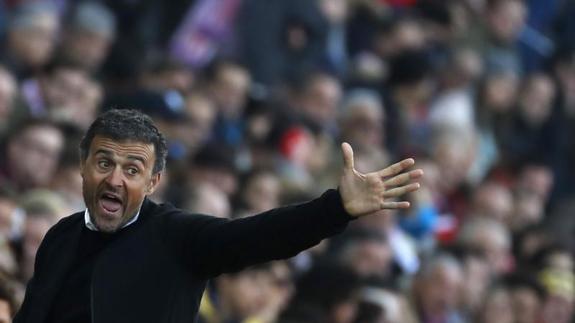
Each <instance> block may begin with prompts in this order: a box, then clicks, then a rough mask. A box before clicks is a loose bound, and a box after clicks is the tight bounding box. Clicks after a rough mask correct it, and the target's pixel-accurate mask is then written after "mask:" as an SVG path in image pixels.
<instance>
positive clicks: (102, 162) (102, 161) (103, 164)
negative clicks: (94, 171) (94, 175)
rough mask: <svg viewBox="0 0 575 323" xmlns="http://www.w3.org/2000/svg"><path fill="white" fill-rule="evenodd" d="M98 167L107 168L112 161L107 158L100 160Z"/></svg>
mask: <svg viewBox="0 0 575 323" xmlns="http://www.w3.org/2000/svg"><path fill="white" fill-rule="evenodd" d="M98 167H100V168H101V169H106V168H108V167H110V162H109V161H108V160H106V159H101V160H99V161H98Z"/></svg>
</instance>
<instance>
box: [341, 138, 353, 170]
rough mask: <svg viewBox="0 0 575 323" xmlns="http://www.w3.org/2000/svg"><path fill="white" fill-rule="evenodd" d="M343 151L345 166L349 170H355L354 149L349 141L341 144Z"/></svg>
mask: <svg viewBox="0 0 575 323" xmlns="http://www.w3.org/2000/svg"><path fill="white" fill-rule="evenodd" d="M341 151H342V153H343V167H344V168H345V169H348V170H353V149H352V148H351V145H350V144H348V143H347V142H344V143H342V144H341Z"/></svg>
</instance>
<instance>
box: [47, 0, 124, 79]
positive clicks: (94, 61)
mask: <svg viewBox="0 0 575 323" xmlns="http://www.w3.org/2000/svg"><path fill="white" fill-rule="evenodd" d="M71 11H72V12H71V14H70V17H69V18H68V19H67V21H65V23H64V26H63V33H62V34H63V35H62V40H61V44H60V48H59V50H58V52H59V53H60V56H62V57H63V59H64V60H66V61H69V62H71V63H72V64H74V65H77V66H79V67H81V68H82V69H84V70H85V71H86V72H88V73H90V74H92V73H96V72H98V70H99V68H100V66H101V65H102V63H103V61H104V60H105V59H106V57H107V56H108V52H109V50H110V47H111V45H112V43H113V41H114V38H115V34H116V18H115V16H114V14H113V13H112V12H111V11H110V9H108V8H107V7H106V6H104V5H102V4H100V3H98V2H95V1H83V2H80V3H78V4H77V5H76V6H74V7H73V10H71Z"/></svg>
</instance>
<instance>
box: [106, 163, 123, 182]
mask: <svg viewBox="0 0 575 323" xmlns="http://www.w3.org/2000/svg"><path fill="white" fill-rule="evenodd" d="M122 182H123V175H122V170H121V169H120V168H119V167H116V168H114V170H112V171H111V172H110V173H109V174H108V176H107V177H106V183H108V184H109V185H110V186H113V187H121V186H122Z"/></svg>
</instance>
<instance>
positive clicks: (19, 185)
mask: <svg viewBox="0 0 575 323" xmlns="http://www.w3.org/2000/svg"><path fill="white" fill-rule="evenodd" d="M63 146H64V137H63V134H62V130H61V129H60V127H59V126H58V125H56V124H55V123H53V122H51V121H48V120H45V119H32V120H26V121H24V122H22V124H21V125H19V126H15V127H14V128H13V129H12V131H11V132H10V133H9V134H8V136H7V138H6V141H5V145H4V147H3V149H4V150H3V156H4V158H3V159H2V160H1V162H2V164H1V165H0V183H2V184H1V185H2V186H4V185H11V186H12V187H14V188H15V189H16V191H17V192H24V191H26V190H29V189H34V188H42V187H46V186H47V185H48V184H49V183H50V181H51V180H52V177H53V176H54V173H55V171H56V168H57V167H58V163H59V160H60V154H61V152H62V149H63ZM40 165H41V166H42V167H39V166H40Z"/></svg>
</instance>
